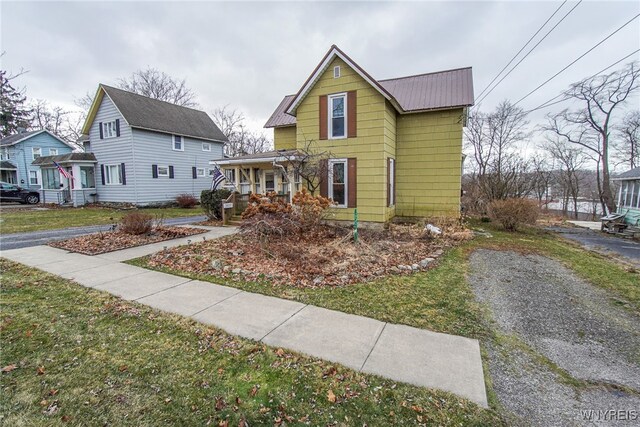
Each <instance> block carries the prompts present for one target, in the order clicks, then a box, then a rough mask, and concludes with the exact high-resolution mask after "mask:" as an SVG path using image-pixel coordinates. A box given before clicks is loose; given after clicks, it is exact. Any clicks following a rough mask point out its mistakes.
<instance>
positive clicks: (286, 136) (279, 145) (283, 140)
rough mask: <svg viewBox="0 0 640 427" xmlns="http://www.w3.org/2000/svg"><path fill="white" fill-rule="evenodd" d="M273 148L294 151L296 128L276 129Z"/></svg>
mask: <svg viewBox="0 0 640 427" xmlns="http://www.w3.org/2000/svg"><path fill="white" fill-rule="evenodd" d="M273 146H274V147H275V149H276V150H293V149H294V148H296V127H295V126H287V127H283V128H274V129H273Z"/></svg>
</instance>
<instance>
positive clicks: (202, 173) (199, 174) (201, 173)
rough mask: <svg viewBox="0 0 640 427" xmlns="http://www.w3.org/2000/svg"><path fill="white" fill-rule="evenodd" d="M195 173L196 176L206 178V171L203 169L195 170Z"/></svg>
mask: <svg viewBox="0 0 640 427" xmlns="http://www.w3.org/2000/svg"><path fill="white" fill-rule="evenodd" d="M196 172H197V173H196V175H197V176H206V171H205V169H204V168H197V169H196Z"/></svg>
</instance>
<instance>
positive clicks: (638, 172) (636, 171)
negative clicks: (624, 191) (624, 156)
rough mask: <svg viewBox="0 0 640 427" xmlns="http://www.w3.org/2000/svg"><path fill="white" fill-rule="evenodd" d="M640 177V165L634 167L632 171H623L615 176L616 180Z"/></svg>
mask: <svg viewBox="0 0 640 427" xmlns="http://www.w3.org/2000/svg"><path fill="white" fill-rule="evenodd" d="M635 179H640V167H637V168H633V169H631V170H630V171H626V172H624V173H621V174H620V175H618V176H617V177H615V178H613V180H614V181H626V180H635Z"/></svg>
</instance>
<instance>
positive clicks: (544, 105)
mask: <svg viewBox="0 0 640 427" xmlns="http://www.w3.org/2000/svg"><path fill="white" fill-rule="evenodd" d="M638 52H640V49H636V50H634V51H633V52H631V53H630V54H628V55H627V56H625V57H624V58H621V59H619V60H617V61H616V62H614V63H613V64H611V65H609V66H607V67H605V68H603V69H602V70H600V71H598V72H597V73H595V74H593V75H592V76H589V77H587V78H586V79H585V80H588V79H592V78H594V77H595V76H597V75H598V74H602V73H604V72H605V71H607V70H608V69H609V68H611V67H615V66H616V65H618V64H619V63H621V62H622V61H624V60H625V59H627V58H629V57H631V56H633V55H635V54H636V53H638ZM561 96H564V93H560V94H559V95H556V96H554V97H553V98H551V99H550V100H548V101H545V102H543V103H542V104H540V105H538V106H537V107H536V108H532V109H531V110H528V111H527V112H526V114H529V113H531V112H533V111H537V110H540V109H542V108H547V107H549V106H551V105H555V104H559V103H561V102H564V101H567V100H568V99H569V98H563V99H561V100H559V101H556V102H552V101H554V100H555V99H557V98H560V97H561ZM518 102H519V101H518Z"/></svg>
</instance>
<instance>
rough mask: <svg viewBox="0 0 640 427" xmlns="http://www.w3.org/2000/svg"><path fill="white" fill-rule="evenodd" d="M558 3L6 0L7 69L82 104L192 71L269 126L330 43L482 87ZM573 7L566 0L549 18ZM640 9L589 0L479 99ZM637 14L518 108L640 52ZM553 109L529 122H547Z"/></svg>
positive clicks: (536, 75) (202, 85) (204, 93)
mask: <svg viewBox="0 0 640 427" xmlns="http://www.w3.org/2000/svg"><path fill="white" fill-rule="evenodd" d="M560 4H561V2H560V1H539V2H514V1H512V2H454V1H449V2H403V3H380V2H376V3H364V2H358V3H309V2H303V3H285V2H277V3H266V2H260V3H246V2H245V3H221V2H195V3H186V2H169V3H159V2H136V3H127V2H115V3H107V2H75V3H58V2H47V3H30V2H17V3H13V2H7V1H4V0H3V1H2V2H0V8H1V9H0V15H1V41H0V43H1V48H2V50H3V51H6V54H5V56H4V57H3V58H2V62H3V63H2V68H3V69H8V70H11V71H18V70H19V69H20V68H25V69H27V70H29V72H28V73H27V74H25V75H24V76H22V77H21V78H20V81H19V83H18V84H19V85H23V86H26V88H27V96H28V97H29V98H31V99H46V100H48V101H49V102H51V103H52V104H56V105H62V106H65V107H68V108H75V107H74V104H73V102H74V99H75V98H79V97H81V96H82V95H84V94H85V93H86V92H92V93H93V92H94V91H95V90H96V88H97V85H98V83H106V84H114V83H115V81H116V79H117V78H118V77H123V76H127V75H129V74H130V73H131V72H133V71H135V70H137V69H140V68H145V67H147V66H151V67H156V68H158V69H160V70H162V71H165V72H167V73H168V74H171V75H173V76H176V77H179V78H185V79H186V80H187V83H188V85H189V86H190V87H191V88H192V89H193V90H194V91H195V93H196V94H197V101H198V103H199V104H200V106H201V108H202V109H204V110H205V111H209V112H210V111H211V110H213V109H214V108H215V107H218V106H224V105H227V104H229V105H231V106H234V107H236V108H238V109H240V110H242V111H243V112H244V114H245V116H246V117H247V118H248V119H249V121H250V125H251V126H252V127H253V128H254V129H260V128H261V127H262V125H263V124H264V122H265V121H266V120H267V118H268V117H269V116H270V115H271V113H272V111H273V110H274V109H275V107H276V106H277V105H278V103H279V102H280V100H281V99H282V97H283V96H284V95H286V94H291V93H295V92H296V91H297V90H298V89H299V88H300V86H301V85H302V83H303V82H304V80H305V79H306V78H307V77H308V75H309V74H310V73H311V72H312V70H313V69H314V67H315V66H316V65H317V63H318V62H319V61H320V59H321V58H322V56H323V55H324V54H325V53H326V51H327V50H328V49H329V47H330V46H331V45H332V44H334V43H335V44H337V45H338V46H339V47H340V48H341V49H342V50H344V51H345V52H346V53H347V54H348V55H350V56H351V58H352V59H354V60H355V61H356V62H357V63H359V64H360V65H361V66H362V67H363V68H364V69H365V70H367V71H368V72H369V73H370V74H371V75H372V76H374V77H375V78H377V79H384V78H391V77H400V76H405V75H411V74H419V73H425V72H431V71H438V70H444V69H450V68H458V67H464V66H472V67H473V74H474V86H475V93H476V95H477V94H479V93H480V91H481V90H482V89H484V87H485V86H486V85H487V84H488V83H489V82H490V81H491V79H492V78H493V77H494V76H495V74H496V73H497V72H498V71H500V69H501V68H502V67H503V66H504V65H505V64H506V63H507V62H508V61H509V59H511V57H512V56H513V55H514V54H515V53H516V52H517V51H518V50H519V49H520V48H521V47H522V45H523V44H524V43H525V42H526V41H527V40H528V39H529V37H531V36H532V35H533V33H534V32H535V31H536V30H537V29H538V28H539V26H540V25H541V24H542V23H543V22H544V21H545V20H546V19H547V18H548V17H549V16H550V15H551V14H552V13H553V11H554V10H555V9H556V8H557V7H558V6H559V5H560ZM575 4H576V2H567V4H565V5H564V6H563V8H562V9H561V10H560V12H559V13H558V14H557V15H556V17H555V18H554V20H553V22H554V23H555V22H557V21H558V20H559V18H561V17H562V16H563V15H564V14H565V13H566V12H568V11H569V9H570V8H571V7H573V6H574V5H575ZM639 12H640V2H638V1H628V2H613V1H584V2H583V3H582V4H580V5H579V6H578V7H577V8H576V9H575V11H574V12H573V13H572V14H571V15H569V16H568V17H567V18H566V19H565V21H564V22H562V23H561V24H560V25H559V26H558V27H557V28H556V30H555V31H554V32H553V33H551V35H550V36H549V37H548V38H547V39H546V40H544V41H543V42H542V43H541V44H540V45H539V46H538V47H537V48H536V49H535V50H534V52H533V53H532V54H531V55H530V56H529V57H528V58H527V59H525V61H524V62H523V63H522V64H521V65H520V66H519V67H518V68H517V69H516V70H515V71H514V72H513V73H512V74H511V75H510V76H509V77H507V78H506V79H505V80H504V81H503V82H502V83H501V84H500V85H499V86H498V88H497V89H496V90H495V91H494V92H493V93H492V94H491V95H490V96H489V97H487V99H486V100H485V101H484V102H483V103H482V108H483V109H491V108H493V107H494V106H495V105H496V104H497V103H498V102H499V101H500V100H502V99H504V98H509V99H512V100H514V101H515V100H517V99H519V98H521V97H522V96H524V95H525V94H526V93H527V92H529V91H530V90H531V89H533V88H535V87H536V86H537V85H538V84H540V83H542V82H543V81H544V80H546V79H547V78H548V77H550V76H551V75H553V74H554V73H555V72H557V71H559V70H560V69H561V68H563V67H564V66H565V65H567V64H568V63H569V62H571V61H572V60H573V59H575V58H577V57H578V56H579V55H580V54H582V53H583V52H584V51H586V50H587V49H589V48H590V47H592V46H593V45H595V44H596V43H597V42H599V41H600V40H601V39H603V38H604V37H606V36H607V35H608V34H610V33H611V32H612V31H614V30H615V29H616V28H618V27H619V26H620V25H622V24H623V23H624V22H626V21H627V20H628V19H630V18H631V17H633V16H634V15H636V14H637V13H639ZM639 22H640V20H635V21H634V22H633V23H632V24H630V25H629V26H627V27H626V28H625V29H624V30H622V31H620V32H619V33H618V34H616V35H615V36H614V37H612V38H611V39H609V40H608V41H607V42H605V44H603V45H602V46H601V47H599V48H598V49H597V50H595V51H593V52H592V53H591V54H589V55H588V56H586V57H585V58H584V59H583V60H581V61H580V62H578V63H577V64H576V65H575V66H573V67H572V68H570V69H569V70H567V72H565V73H563V74H562V75H560V76H559V77H558V78H556V79H555V80H554V81H552V82H551V83H549V84H548V85H547V86H545V87H544V88H543V89H541V90H539V91H538V92H536V93H535V94H534V95H532V96H531V97H529V98H528V99H526V100H525V101H523V102H522V103H521V105H522V106H523V107H524V108H525V109H529V108H533V107H535V106H538V105H539V104H541V103H542V102H544V101H546V100H548V99H549V98H551V97H553V96H555V95H556V94H557V93H558V92H559V91H560V90H562V89H564V88H565V87H566V86H567V85H568V84H569V83H571V82H573V81H576V80H579V79H581V78H583V77H586V76H589V75H591V74H593V73H595V72H597V71H599V70H601V69H602V68H604V67H606V66H608V65H610V64H612V63H614V62H616V61H617V60H619V59H621V58H622V57H624V56H626V55H628V54H629V53H631V52H632V51H634V50H636V49H638V48H639V47H640V23H639ZM551 26H552V25H549V26H548V27H547V28H550V27H551ZM545 32H546V30H543V32H542V33H541V34H540V35H539V36H538V37H540V36H541V35H543V34H544V33H545ZM525 52H526V51H525ZM634 59H636V60H637V59H640V56H639V55H638V54H636V55H635V56H634ZM629 60H631V58H630V59H629ZM629 60H628V61H629ZM628 61H625V62H628ZM638 99H639V98H638V97H636V98H635V99H634V100H633V104H635V105H636V107H637V106H638V103H639V102H640V101H638ZM547 111H550V110H545V111H540V112H537V113H536V114H535V115H533V117H532V121H534V122H535V121H541V120H542V118H543V116H544V114H545V113H546V112H547ZM267 134H268V135H271V133H270V132H268V131H267Z"/></svg>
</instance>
